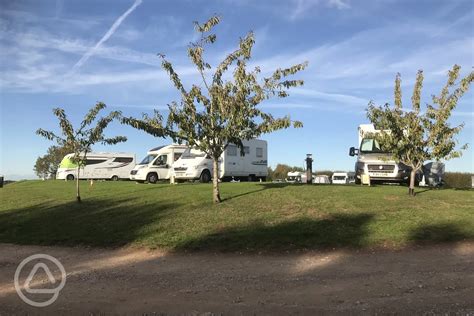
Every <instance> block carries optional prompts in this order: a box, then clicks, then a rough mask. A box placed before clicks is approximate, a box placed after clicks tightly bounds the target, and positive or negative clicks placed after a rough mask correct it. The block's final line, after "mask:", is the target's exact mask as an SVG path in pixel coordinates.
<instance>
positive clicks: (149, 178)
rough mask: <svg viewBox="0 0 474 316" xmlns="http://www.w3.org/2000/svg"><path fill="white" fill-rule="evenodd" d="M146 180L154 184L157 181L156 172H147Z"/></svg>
mask: <svg viewBox="0 0 474 316" xmlns="http://www.w3.org/2000/svg"><path fill="white" fill-rule="evenodd" d="M146 181H147V182H148V183H153V184H155V183H156V182H157V181H158V175H157V174H156V173H149V174H148V175H147V176H146Z"/></svg>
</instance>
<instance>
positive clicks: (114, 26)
mask: <svg viewBox="0 0 474 316" xmlns="http://www.w3.org/2000/svg"><path fill="white" fill-rule="evenodd" d="M141 3H142V0H135V2H134V3H133V5H132V6H131V7H130V8H129V9H128V10H127V11H125V12H124V13H123V14H122V15H121V16H120V17H119V18H118V19H117V20H115V22H114V24H112V26H111V27H110V29H109V30H108V31H107V33H105V35H104V36H103V37H102V38H101V39H100V40H99V41H98V42H97V44H95V46H94V47H92V48H90V49H89V50H88V51H87V52H86V53H85V54H84V55H83V56H82V57H81V59H79V61H78V62H77V63H76V64H75V65H74V66H73V67H72V69H71V72H70V73H71V74H72V73H74V72H75V71H76V70H77V69H79V68H80V67H81V66H82V65H83V64H84V63H85V62H86V61H87V60H88V59H89V58H90V57H91V56H92V55H94V53H95V52H96V51H97V50H98V49H99V48H100V46H101V45H102V44H103V43H104V42H105V41H107V40H108V39H109V38H110V37H111V36H112V35H113V34H114V32H115V31H116V30H117V28H118V27H119V26H120V24H122V22H123V21H124V20H125V19H126V18H127V16H129V15H130V14H131V13H132V12H133V11H134V10H135V9H136V8H137V7H138V6H139V5H140V4H141Z"/></svg>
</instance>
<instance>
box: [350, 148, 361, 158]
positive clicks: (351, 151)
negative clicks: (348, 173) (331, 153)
mask: <svg viewBox="0 0 474 316" xmlns="http://www.w3.org/2000/svg"><path fill="white" fill-rule="evenodd" d="M358 154H359V149H356V148H355V147H351V148H349V156H351V157H353V156H356V155H358Z"/></svg>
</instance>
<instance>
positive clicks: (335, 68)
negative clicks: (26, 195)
mask: <svg viewBox="0 0 474 316" xmlns="http://www.w3.org/2000/svg"><path fill="white" fill-rule="evenodd" d="M0 6H1V7H0V56H1V58H0V68H1V75H0V89H1V95H0V103H1V113H0V116H1V129H0V132H1V135H0V137H1V155H0V174H4V175H5V176H6V177H7V178H11V179H19V178H32V177H34V174H33V170H32V168H33V165H34V162H35V160H36V158H37V157H38V156H39V155H43V154H44V153H45V152H46V149H47V148H48V146H50V145H51V144H52V143H50V142H49V141H47V140H44V139H42V138H40V137H38V136H36V135H35V133H34V132H35V130H36V129H37V128H39V127H42V128H45V129H52V130H56V131H57V130H58V124H57V120H56V118H55V117H54V116H53V115H52V113H51V109H52V108H53V107H58V106H60V107H63V108H65V109H66V112H67V114H68V115H69V117H70V118H71V119H72V120H73V121H74V122H76V123H78V122H80V120H81V118H82V116H83V115H84V114H85V112H86V111H87V110H88V109H89V108H90V107H91V106H93V105H94V104H95V103H96V102H97V101H102V102H105V103H106V104H107V105H108V110H120V111H122V112H123V113H124V114H125V115H132V116H140V115H141V113H143V112H151V111H152V110H153V109H154V108H156V109H160V110H164V109H165V108H166V104H168V103H169V102H171V101H173V100H176V99H177V97H178V96H177V94H176V92H175V90H174V88H173V86H172V85H171V83H170V82H169V80H168V78H167V77H166V75H165V73H164V72H163V71H162V70H161V68H160V61H159V59H158V58H157V57H156V53H158V52H161V53H164V54H166V56H167V57H168V59H169V60H170V61H171V62H173V63H174V65H175V67H176V69H177V71H178V72H179V73H181V74H182V78H183V80H184V82H185V83H187V84H189V83H192V82H195V81H197V80H199V78H198V76H197V72H196V71H195V70H194V69H193V68H192V65H191V64H190V62H189V60H188V58H187V56H186V46H187V44H188V43H189V42H190V41H192V40H193V39H195V36H196V34H195V32H194V30H193V25H192V21H195V20H198V21H204V20H206V19H207V18H208V17H210V16H211V15H212V14H214V13H217V14H219V15H221V16H222V23H221V24H220V25H219V26H218V28H217V29H216V32H217V35H218V41H217V43H216V45H214V46H213V47H211V48H209V49H208V51H207V52H206V56H207V58H208V60H209V61H210V62H211V63H212V64H214V65H215V64H216V63H217V62H219V61H220V60H221V59H222V58H223V56H225V54H226V53H228V52H230V51H232V50H233V49H234V48H235V47H236V44H237V42H238V39H239V37H240V36H244V35H245V34H246V33H247V32H248V31H249V30H253V31H254V32H255V34H256V45H255V48H254V50H253V61H252V64H253V65H259V66H260V67H261V68H262V70H263V73H264V74H266V73H270V72H271V71H272V70H274V69H276V68H277V67H286V66H291V65H293V64H295V63H299V62H303V61H306V60H307V61H309V67H308V68H307V69H306V70H305V71H304V72H302V73H300V75H299V77H300V78H302V79H304V80H305V85H304V87H302V88H298V89H294V90H293V91H290V97H288V98H286V99H283V100H270V101H268V102H265V103H264V104H263V105H262V106H263V107H264V108H265V109H266V110H267V111H269V112H271V113H273V114H274V115H285V114H290V115H291V117H292V118H293V119H297V120H301V121H303V123H304V128H302V129H288V130H283V131H278V132H276V133H273V134H270V135H265V136H263V137H262V138H263V139H266V140H267V141H268V143H269V162H270V164H271V165H273V166H274V165H276V164H277V163H288V164H292V165H299V166H302V165H303V159H304V158H305V155H306V153H313V156H314V159H315V165H314V169H316V170H322V169H331V170H335V169H339V170H351V169H353V165H354V158H352V157H349V156H348V148H349V147H350V146H355V145H357V126H358V125H359V124H361V123H366V122H367V119H366V117H365V112H364V109H365V108H366V106H367V103H368V102H369V100H374V101H375V102H376V103H378V104H383V103H385V102H392V100H393V82H394V78H395V74H396V73H397V72H400V73H401V74H402V80H403V86H402V87H403V88H404V99H405V100H406V102H405V105H406V106H409V101H410V95H411V92H412V89H413V82H414V78H415V75H416V71H417V70H418V69H423V70H424V73H425V83H424V91H423V99H424V100H425V101H426V102H429V101H430V96H431V94H434V93H438V92H439V90H440V89H441V87H442V85H443V84H444V82H445V80H446V73H447V71H448V69H449V68H450V67H452V66H453V64H455V63H457V64H459V65H461V66H462V67H463V72H462V73H463V74H464V75H465V74H466V73H467V72H468V71H470V70H471V69H472V66H473V64H474V63H473V52H474V47H473V46H474V40H473V36H474V32H473V31H474V29H473V21H474V8H473V6H474V4H473V2H472V1H470V0H467V1H436V0H429V1H411V0H410V1H392V0H374V1H355V0H288V1H251V0H221V1H210V0H208V1H191V0H187V1H153V0H143V1H141V2H140V1H139V0H137V1H134V0H114V1H112V0H105V1H96V0H94V1H88V0H80V1H79V0H71V1H66V0H51V1H47V0H42V1H33V0H31V1H22V0H19V1H1V2H0ZM473 97H474V94H473V92H472V91H471V92H469V93H468V94H466V95H465V96H464V98H463V99H462V101H461V102H460V104H459V105H458V107H457V108H456V110H455V112H454V114H453V117H452V120H451V122H452V123H453V124H459V123H461V122H465V124H466V126H465V129H464V130H463V131H462V133H461V134H460V136H459V141H460V143H471V144H472V143H473V138H474V137H473V136H474V126H473V125H474V124H473V121H474V120H473V119H474V116H473V115H474V100H473ZM106 134H107V135H108V136H114V135H126V136H127V137H128V138H129V140H128V142H126V143H123V144H119V145H116V146H108V147H104V146H100V145H98V146H96V147H95V148H94V149H95V150H96V151H126V152H134V153H136V154H137V156H138V158H139V159H141V157H142V156H144V155H145V153H146V151H147V150H148V149H149V148H152V147H155V146H157V145H161V144H165V143H168V142H169V140H166V139H155V138H153V137H151V136H149V135H147V134H145V133H143V132H139V131H136V130H134V129H132V128H130V127H128V126H122V125H119V124H117V123H114V124H113V125H111V126H110V128H109V129H108V130H107V132H106ZM447 170H449V171H468V172H474V166H473V149H472V145H471V148H470V149H469V150H468V151H466V152H465V154H464V156H463V157H462V158H460V159H455V160H452V161H449V162H447Z"/></svg>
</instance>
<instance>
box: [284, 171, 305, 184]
mask: <svg viewBox="0 0 474 316" xmlns="http://www.w3.org/2000/svg"><path fill="white" fill-rule="evenodd" d="M303 174H304V172H301V171H290V172H288V174H287V175H286V182H289V183H301V182H302V177H303ZM305 180H306V175H305Z"/></svg>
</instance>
